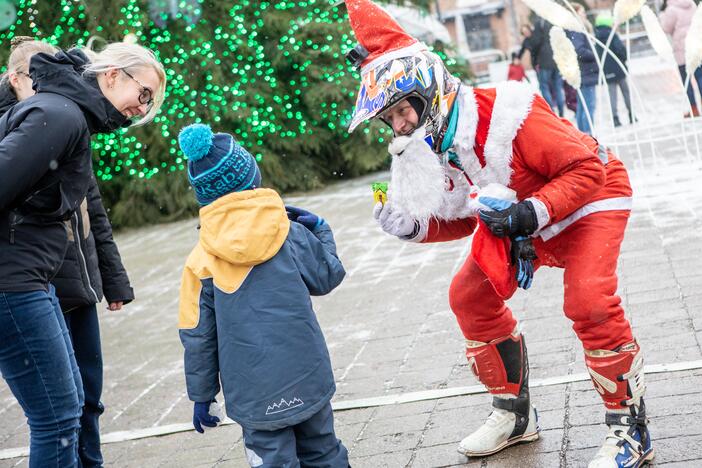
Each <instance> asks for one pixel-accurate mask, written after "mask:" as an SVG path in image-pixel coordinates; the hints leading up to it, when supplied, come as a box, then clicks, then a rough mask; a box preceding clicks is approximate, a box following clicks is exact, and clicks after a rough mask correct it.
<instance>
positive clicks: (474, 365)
mask: <svg viewBox="0 0 702 468" xmlns="http://www.w3.org/2000/svg"><path fill="white" fill-rule="evenodd" d="M346 5H347V8H348V12H349V19H350V22H351V25H352V27H353V29H354V32H355V33H356V36H357V38H358V39H359V43H360V46H362V47H360V48H359V47H357V48H355V49H354V50H353V52H354V54H352V57H350V58H351V59H352V61H353V63H355V64H356V65H357V66H359V68H360V71H361V87H360V89H359V92H358V96H357V101H356V109H355V111H354V115H353V117H352V120H351V124H350V126H349V131H352V130H353V129H354V128H355V127H356V126H358V125H359V124H360V123H361V122H363V121H365V120H369V119H372V118H375V117H381V118H383V119H385V117H387V116H388V115H392V113H393V112H395V111H398V109H400V107H399V103H402V102H405V101H407V102H409V103H410V104H411V107H412V109H413V110H414V115H416V117H417V121H416V124H414V125H415V126H416V127H417V128H416V130H415V131H414V132H413V133H412V135H410V136H408V135H397V136H396V137H395V138H394V139H393V141H392V143H391V144H390V147H389V151H390V153H391V154H392V156H393V163H392V168H391V173H392V180H391V183H390V190H391V193H390V194H389V197H388V199H389V201H388V203H386V204H384V205H383V204H378V205H376V207H375V209H374V215H375V216H376V219H378V222H379V224H380V225H381V227H382V228H383V230H385V231H386V232H388V233H390V234H393V235H396V236H398V237H399V238H401V239H404V240H410V241H414V242H442V241H450V240H455V239H459V238H462V237H468V236H470V235H472V234H475V235H474V236H473V244H472V249H471V255H470V256H469V257H468V259H467V260H466V262H465V264H464V265H463V266H462V268H461V269H460V270H459V271H458V273H457V274H456V275H455V277H454V278H453V280H452V282H451V287H450V290H449V302H450V305H451V308H452V310H453V312H454V313H455V314H456V317H457V320H458V324H459V326H460V328H461V330H462V332H463V334H464V336H465V337H466V356H467V358H468V361H469V364H470V366H471V369H472V370H473V372H474V373H475V375H476V376H477V378H478V379H479V380H480V381H481V382H482V383H483V384H484V385H485V386H486V387H487V390H488V391H489V392H490V393H491V394H492V395H493V403H492V406H493V413H492V414H491V415H490V417H489V418H488V420H487V421H486V423H485V424H484V425H483V426H481V427H480V428H478V429H477V430H476V431H475V432H473V433H472V434H470V435H469V436H468V437H466V438H465V439H463V440H462V441H461V443H460V444H459V451H460V452H461V453H464V454H466V455H469V456H485V455H490V454H492V453H495V452H497V451H499V450H502V449H504V448H505V447H508V446H510V445H513V444H515V443H520V442H529V441H533V440H536V439H537V438H538V425H537V424H536V420H537V417H536V412H535V409H534V408H533V405H531V402H530V396H529V385H528V376H529V366H528V353H527V350H526V344H525V343H526V342H525V338H524V336H523V334H522V333H520V332H519V331H518V328H517V327H516V325H517V323H516V320H515V319H514V317H513V315H512V312H511V311H510V309H509V307H508V306H507V305H506V304H505V300H506V299H509V298H510V297H511V296H512V295H513V294H514V292H515V290H516V288H517V281H516V278H515V273H516V268H515V267H514V266H513V265H511V264H510V242H511V241H510V239H509V238H507V237H505V238H498V237H496V236H494V235H493V234H492V232H491V231H490V229H488V227H487V226H486V225H485V224H483V223H482V221H481V222H480V224H479V222H478V217H477V214H478V210H479V209H481V206H480V203H481V198H480V197H481V196H482V195H485V196H491V197H494V198H498V199H503V200H506V201H507V204H509V202H519V205H517V206H516V207H514V206H512V207H511V208H507V210H513V209H514V210H517V211H518V210H520V209H521V210H527V211H528V212H529V217H531V209H532V207H533V211H534V217H535V218H536V224H537V229H536V231H535V232H534V233H533V236H532V242H533V246H534V248H535V251H536V255H537V256H538V258H537V259H536V260H535V265H534V266H535V268H539V267H541V266H544V265H545V266H551V267H560V268H563V269H564V270H565V272H564V311H565V314H566V315H567V316H568V318H570V319H571V320H572V321H573V329H574V330H575V332H576V334H577V335H578V337H579V338H580V340H581V341H582V343H583V347H584V349H585V363H586V365H587V368H588V371H589V372H590V375H591V377H592V380H593V384H594V386H595V388H596V389H597V391H598V392H599V393H600V395H601V396H602V399H603V401H604V404H605V406H606V408H607V413H606V422H607V425H608V426H609V428H610V431H609V433H608V436H607V438H606V439H605V444H604V445H603V446H602V448H601V449H600V451H599V452H598V454H597V455H596V457H595V458H594V459H593V463H594V464H592V465H591V466H594V467H598V468H599V467H602V466H608V467H609V466H629V465H628V464H627V465H621V463H625V464H626V463H630V462H631V461H632V460H634V461H636V463H640V462H645V461H647V460H650V459H651V458H652V456H653V451H652V448H651V442H650V437H649V434H648V430H647V428H646V423H647V420H646V412H645V405H644V402H643V394H644V391H645V385H644V379H643V375H644V374H643V357H642V353H641V352H640V349H639V346H638V344H637V342H636V341H635V340H634V339H633V337H632V333H631V327H630V325H629V323H628V321H627V320H626V318H625V316H624V311H623V309H622V307H621V300H620V298H619V297H618V296H617V295H616V290H617V276H616V266H617V258H618V256H619V249H620V246H621V243H622V240H623V237H624V230H625V228H626V224H627V221H628V218H629V212H630V209H631V204H632V200H631V196H632V191H631V185H630V183H629V178H628V175H627V172H626V169H625V168H624V165H623V164H622V162H621V161H619V160H618V159H617V158H616V156H615V155H614V154H612V153H611V152H610V151H608V150H606V149H605V148H603V147H602V146H600V145H599V144H598V143H597V141H596V140H594V139H593V138H592V137H590V136H588V135H585V134H583V133H581V132H579V131H578V130H576V129H575V128H574V127H573V126H572V125H571V124H570V123H569V122H567V121H565V120H561V119H559V118H558V117H556V116H555V115H554V114H553V113H552V112H551V109H550V108H549V106H548V104H547V103H546V102H545V101H544V99H543V98H541V97H540V96H537V95H535V94H534V92H533V90H532V89H531V88H530V86H528V85H526V84H523V83H520V82H515V81H508V82H505V83H502V84H500V85H498V86H497V87H496V88H494V89H473V88H470V87H468V86H466V85H464V84H460V82H459V81H458V80H457V79H456V78H455V77H453V76H452V75H450V74H449V73H448V71H447V70H446V69H445V67H444V64H443V63H442V62H441V61H440V59H438V57H436V56H435V55H433V54H432V53H431V52H429V51H427V49H426V47H425V46H423V45H422V44H421V43H418V41H416V39H414V38H412V37H411V36H409V35H407V34H406V33H405V32H404V31H403V30H402V28H401V27H400V26H399V25H398V24H397V23H396V22H395V21H394V20H393V19H392V18H391V17H390V16H389V15H388V14H387V12H385V11H383V10H382V9H381V8H379V7H378V6H376V5H375V4H374V3H373V2H371V1H370V0H346ZM418 103H419V105H417V104H418ZM396 106H397V107H396ZM403 109H407V107H403ZM403 112H405V111H403ZM402 115H404V114H402ZM410 115H411V114H410ZM398 128H401V127H398ZM394 130H395V128H394ZM495 187H497V188H498V189H499V191H501V192H502V193H503V194H504V196H503V195H499V196H496V195H494V194H492V193H487V192H488V191H489V190H490V189H491V188H495ZM508 189H510V190H508ZM476 193H477V194H478V200H475V196H476ZM522 202H524V203H522ZM527 202H529V203H527ZM476 204H477V205H478V206H476ZM483 205H484V204H483ZM498 205H500V206H502V203H501V202H500V203H498V204H497V205H495V206H498ZM482 208H486V209H492V208H490V207H489V206H487V205H484V206H483V207H482ZM497 211H500V212H497V213H493V214H494V215H497V216H507V215H505V213H506V211H503V209H502V208H500V209H498V210H497ZM517 211H514V212H515V213H516V212H517ZM509 213H512V211H509ZM485 216H486V217H489V216H491V215H488V214H486V215H485ZM510 216H511V215H510ZM476 228H477V231H476ZM493 228H494V226H493ZM496 232H497V233H498V234H500V232H498V231H497V230H496ZM515 232H529V233H530V232H532V230H531V227H529V229H528V231H527V230H526V229H524V230H522V231H515ZM515 241H516V242H519V244H515V245H519V246H523V245H524V244H525V243H527V242H526V241H524V240H522V239H517V238H516V237H515ZM527 244H528V243H527ZM523 260H524V261H527V267H528V265H529V264H528V261H530V259H529V258H526V257H520V258H519V261H520V262H522V261H523ZM522 265H523V263H522ZM527 271H528V269H527ZM527 276H528V275H527ZM536 281H537V282H538V278H537V279H536ZM521 284H522V285H523V286H525V285H526V284H528V283H523V282H522V283H521ZM613 463H614V465H613ZM637 466H638V465H637Z"/></svg>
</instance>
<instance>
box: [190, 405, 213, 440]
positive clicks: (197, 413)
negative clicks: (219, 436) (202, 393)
mask: <svg viewBox="0 0 702 468" xmlns="http://www.w3.org/2000/svg"><path fill="white" fill-rule="evenodd" d="M215 401H216V400H212V401H206V402H199V403H198V402H196V403H195V405H194V407H193V427H194V428H195V430H196V431H197V432H199V433H200V434H203V433H204V432H205V429H203V427H202V426H205V427H217V423H218V422H219V418H218V417H217V416H212V415H211V414H210V404H212V403H213V402H215Z"/></svg>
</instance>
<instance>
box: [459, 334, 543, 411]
mask: <svg viewBox="0 0 702 468" xmlns="http://www.w3.org/2000/svg"><path fill="white" fill-rule="evenodd" d="M466 357H467V358H468V363H469V365H470V368H471V370H472V371H473V373H474V374H475V376H476V377H477V378H478V380H480V382H481V383H482V384H483V385H485V387H487V390H488V392H490V393H491V394H493V395H495V394H510V395H514V396H515V397H519V396H522V395H527V396H528V392H529V384H528V381H529V362H528V359H527V350H526V344H525V343H524V336H523V335H522V334H511V335H507V336H503V337H500V338H497V339H495V340H492V341H490V342H489V343H482V342H478V341H470V340H469V341H468V343H467V346H466Z"/></svg>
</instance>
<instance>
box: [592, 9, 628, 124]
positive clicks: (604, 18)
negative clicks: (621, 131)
mask: <svg viewBox="0 0 702 468" xmlns="http://www.w3.org/2000/svg"><path fill="white" fill-rule="evenodd" d="M613 25H614V18H612V15H610V14H609V13H600V14H599V15H597V17H596V18H595V37H596V38H597V39H598V40H599V41H600V42H601V43H603V44H606V43H607V39H608V38H609V35H610V34H611V32H612V26H613ZM596 48H597V55H599V56H600V57H602V54H603V52H604V48H603V47H602V46H601V45H600V44H596ZM609 50H610V51H611V52H612V53H613V54H614V55H615V56H616V57H617V58H618V59H619V61H620V62H621V63H622V64H623V65H624V66H626V47H625V46H624V43H623V42H622V40H621V39H620V38H619V35H618V34H616V33H615V34H614V36H612V42H611V44H610V46H609ZM603 71H604V77H605V80H606V81H607V87H608V88H609V105H610V107H611V108H612V120H613V122H614V126H615V127H619V126H621V124H622V123H621V121H620V120H619V111H618V110H617V100H618V95H617V88H619V89H620V90H621V92H622V96H623V97H624V104H625V105H626V110H627V111H628V113H629V123H634V122H635V121H636V118H635V117H634V112H633V111H632V110H631V93H630V92H629V84H628V83H627V80H626V73H625V71H624V69H622V67H620V66H619V64H618V63H617V62H616V61H615V60H614V59H613V58H612V57H611V56H610V55H609V54H607V55H606V56H605V57H604V66H603Z"/></svg>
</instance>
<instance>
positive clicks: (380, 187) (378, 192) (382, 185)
mask: <svg viewBox="0 0 702 468" xmlns="http://www.w3.org/2000/svg"><path fill="white" fill-rule="evenodd" d="M371 188H372V189H373V200H374V201H375V203H378V202H380V203H382V204H383V205H384V204H385V202H386V201H388V183H387V182H373V183H372V184H371Z"/></svg>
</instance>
